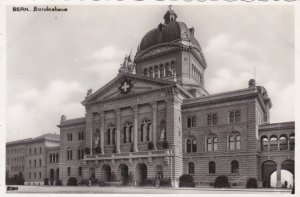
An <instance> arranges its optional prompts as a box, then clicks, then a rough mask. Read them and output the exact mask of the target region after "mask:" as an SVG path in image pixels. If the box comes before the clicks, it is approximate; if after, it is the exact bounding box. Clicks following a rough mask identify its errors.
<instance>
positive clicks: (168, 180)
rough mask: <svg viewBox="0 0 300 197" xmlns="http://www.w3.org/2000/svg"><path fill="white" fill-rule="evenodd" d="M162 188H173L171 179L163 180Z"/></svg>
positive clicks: (161, 181) (161, 182)
mask: <svg viewBox="0 0 300 197" xmlns="http://www.w3.org/2000/svg"><path fill="white" fill-rule="evenodd" d="M160 186H163V187H171V186H172V184H171V179H170V178H166V179H161V180H160Z"/></svg>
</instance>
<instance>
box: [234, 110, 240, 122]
mask: <svg viewBox="0 0 300 197" xmlns="http://www.w3.org/2000/svg"><path fill="white" fill-rule="evenodd" d="M240 121H241V113H240V111H236V112H235V122H240Z"/></svg>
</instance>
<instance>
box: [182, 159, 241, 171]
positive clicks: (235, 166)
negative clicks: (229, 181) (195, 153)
mask: <svg viewBox="0 0 300 197" xmlns="http://www.w3.org/2000/svg"><path fill="white" fill-rule="evenodd" d="M230 172H231V173H239V162H238V161H236V160H233V161H232V162H231V169H230ZM188 173H189V174H195V163H194V162H189V163H188ZM208 173H209V174H215V173H216V163H215V162H214V161H210V162H208Z"/></svg>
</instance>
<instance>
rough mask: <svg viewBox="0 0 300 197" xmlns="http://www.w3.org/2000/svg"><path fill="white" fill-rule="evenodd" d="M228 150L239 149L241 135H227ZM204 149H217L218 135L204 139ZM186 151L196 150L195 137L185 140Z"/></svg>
mask: <svg viewBox="0 0 300 197" xmlns="http://www.w3.org/2000/svg"><path fill="white" fill-rule="evenodd" d="M227 143H228V146H227V147H228V150H239V149H241V136H240V135H239V134H231V135H229V136H228V142H227ZM205 150H206V151H207V152H214V151H217V150H218V137H216V136H210V137H207V138H206V140H205ZM186 152H187V153H191V152H197V139H196V138H195V137H191V138H188V139H187V140H186Z"/></svg>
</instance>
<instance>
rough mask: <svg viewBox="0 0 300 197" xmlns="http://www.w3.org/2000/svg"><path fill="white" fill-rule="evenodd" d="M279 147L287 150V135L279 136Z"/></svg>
mask: <svg viewBox="0 0 300 197" xmlns="http://www.w3.org/2000/svg"><path fill="white" fill-rule="evenodd" d="M279 147H280V150H287V148H288V147H287V137H286V136H285V135H282V136H280V138H279Z"/></svg>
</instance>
